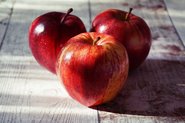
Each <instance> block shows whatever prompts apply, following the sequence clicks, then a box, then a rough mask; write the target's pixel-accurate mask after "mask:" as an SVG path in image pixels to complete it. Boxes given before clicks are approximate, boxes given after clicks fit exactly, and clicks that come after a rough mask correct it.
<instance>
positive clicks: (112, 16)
mask: <svg viewBox="0 0 185 123" xmlns="http://www.w3.org/2000/svg"><path fill="white" fill-rule="evenodd" d="M131 11H132V8H131V9H130V11H129V13H127V12H125V11H122V10H117V9H109V10H106V11H104V12H102V13H100V14H98V15H97V16H96V17H95V19H94V20H93V23H92V28H91V31H95V32H99V33H105V34H109V35H112V36H114V37H115V38H116V40H117V41H119V42H121V43H122V44H123V45H124V46H125V48H126V50H127V53H128V56H129V63H130V70H133V69H135V68H137V67H138V66H139V65H140V64H141V63H142V62H143V61H144V60H145V59H146V57H147V55H148V53H149V50H150V47H151V32H150V29H149V27H148V25H147V24H146V23H145V21H144V20H143V19H142V18H140V17H138V16H136V15H134V14H131Z"/></svg>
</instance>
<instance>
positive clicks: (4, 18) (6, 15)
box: [0, 0, 13, 49]
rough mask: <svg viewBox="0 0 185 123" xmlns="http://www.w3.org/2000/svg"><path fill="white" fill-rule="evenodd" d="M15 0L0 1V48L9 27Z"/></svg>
mask: <svg viewBox="0 0 185 123" xmlns="http://www.w3.org/2000/svg"><path fill="white" fill-rule="evenodd" d="M12 7H13V1H8V0H6V1H0V49H1V46H2V43H3V40H4V38H5V34H6V32H7V29H8V25H9V21H10V18H11V14H12Z"/></svg>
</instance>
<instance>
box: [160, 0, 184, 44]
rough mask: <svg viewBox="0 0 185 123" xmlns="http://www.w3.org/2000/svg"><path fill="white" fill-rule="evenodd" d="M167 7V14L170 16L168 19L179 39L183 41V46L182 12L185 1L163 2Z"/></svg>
mask: <svg viewBox="0 0 185 123" xmlns="http://www.w3.org/2000/svg"><path fill="white" fill-rule="evenodd" d="M164 1H165V3H166V6H167V10H168V13H169V15H170V18H171V20H172V22H173V24H174V26H175V28H176V30H177V32H178V34H179V36H180V38H181V40H182V41H183V44H184V46H185V31H184V30H185V23H184V21H185V10H184V5H185V1H184V0H180V1H179V0H178V1H173V0H164Z"/></svg>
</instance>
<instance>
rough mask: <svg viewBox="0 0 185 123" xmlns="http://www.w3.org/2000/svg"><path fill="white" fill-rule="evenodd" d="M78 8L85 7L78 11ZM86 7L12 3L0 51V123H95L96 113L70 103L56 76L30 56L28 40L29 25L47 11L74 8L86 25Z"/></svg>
mask: <svg viewBox="0 0 185 123" xmlns="http://www.w3.org/2000/svg"><path fill="white" fill-rule="evenodd" d="M48 5H49V6H48ZM79 5H80V6H84V7H82V8H78V6H79ZM86 5H87V2H85V1H84V2H80V1H77V2H75V3H74V2H70V1H57V0H56V1H52V2H51V1H42V2H40V1H31V2H30V1H21V0H18V1H16V2H15V4H14V8H13V13H12V16H11V19H10V24H9V28H8V30H7V32H6V35H5V38H4V42H3V46H2V48H1V50H0V122H2V123H12V122H13V123H97V122H98V117H97V110H94V109H90V108H87V107H85V106H83V105H81V104H79V103H78V102H76V101H74V100H73V99H71V98H70V97H69V96H68V94H67V93H66V91H65V89H64V88H63V87H62V86H61V85H60V84H59V81H58V79H57V77H56V75H54V74H51V73H49V72H48V71H46V70H45V69H44V68H42V67H41V66H40V65H38V63H37V62H36V60H35V59H34V58H33V56H32V55H31V53H30V50H29V46H28V38H27V37H28V29H29V25H30V24H31V22H32V21H33V20H34V19H35V18H36V17H37V16H39V15H41V14H43V13H46V12H48V11H66V10H67V9H68V8H69V7H73V8H74V10H75V11H74V13H77V14H78V16H79V15H80V14H82V15H83V16H82V17H84V18H83V19H84V20H83V21H84V22H85V23H86V24H87V23H89V20H88V17H89V15H88V14H89V13H88V9H87V6H86ZM86 16H87V17H86Z"/></svg>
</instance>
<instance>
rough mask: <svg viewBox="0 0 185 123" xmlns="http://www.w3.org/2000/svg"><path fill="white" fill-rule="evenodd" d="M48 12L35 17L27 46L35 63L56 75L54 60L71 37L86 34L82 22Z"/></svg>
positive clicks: (71, 16) (62, 14) (71, 17)
mask: <svg viewBox="0 0 185 123" xmlns="http://www.w3.org/2000/svg"><path fill="white" fill-rule="evenodd" d="M65 15H66V13H62V12H49V13H46V14H43V15H41V16H39V17H37V18H36V19H35V20H34V21H33V22H32V24H31V26H30V29H29V46H30V49H31V52H32V54H33V56H34V57H35V59H36V60H37V62H38V63H39V64H40V65H41V66H43V67H45V68H46V69H48V70H49V71H51V72H52V73H54V74H56V70H55V66H56V64H55V63H56V58H57V56H58V53H59V51H60V50H61V48H62V47H63V45H64V44H65V43H66V42H67V40H69V39H70V38H71V37H73V36H75V35H77V34H79V33H82V32H86V29H85V26H84V24H83V22H82V21H81V20H80V18H78V17H77V16H75V15H70V14H69V13H68V15H67V16H66V17H65V19H64V16H65ZM62 19H63V21H61V20H62Z"/></svg>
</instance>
